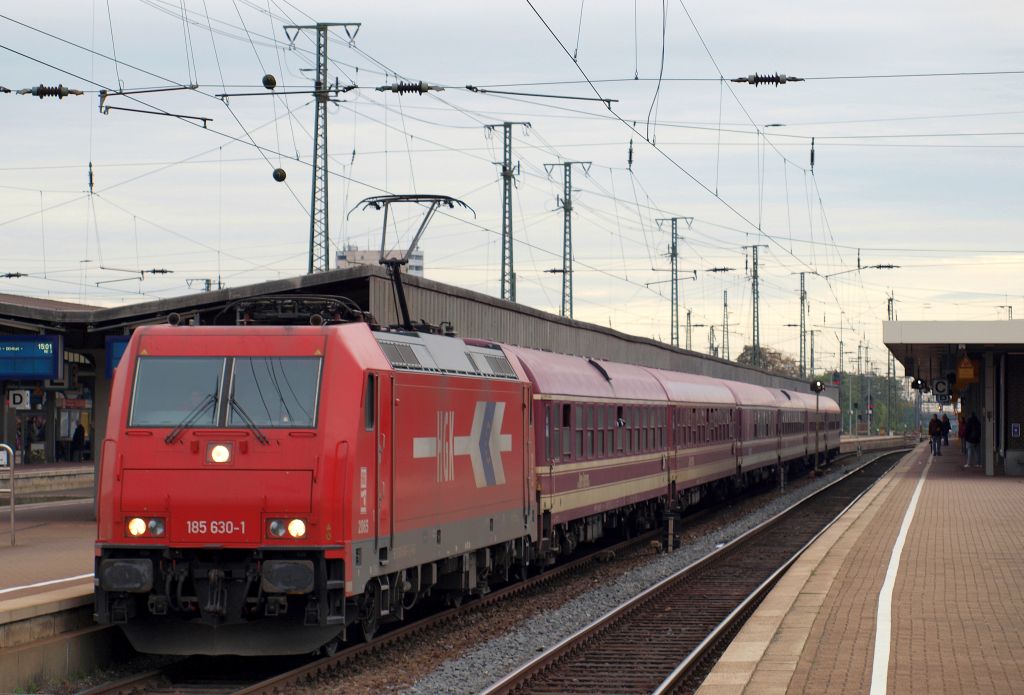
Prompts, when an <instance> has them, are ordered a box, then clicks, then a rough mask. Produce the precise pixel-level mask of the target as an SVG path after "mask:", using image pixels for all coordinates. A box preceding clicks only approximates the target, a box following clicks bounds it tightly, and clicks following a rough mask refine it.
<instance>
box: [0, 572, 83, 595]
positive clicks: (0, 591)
mask: <svg viewBox="0 0 1024 695" xmlns="http://www.w3.org/2000/svg"><path fill="white" fill-rule="evenodd" d="M92 576H93V575H92V572H90V573H89V574H80V575H78V576H77V577H64V578H63V579H51V580H50V581H47V582H36V583H35V584H24V585H22V586H12V587H11V588H9V589H0V594H9V593H10V592H12V591H24V590H25V589H38V588H39V587H41V586H50V585H51V584H63V583H64V582H77V581H80V580H82V579H89V578H91V577H92Z"/></svg>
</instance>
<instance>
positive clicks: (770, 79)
mask: <svg viewBox="0 0 1024 695" xmlns="http://www.w3.org/2000/svg"><path fill="white" fill-rule="evenodd" d="M803 81H804V78H802V77H793V76H791V75H785V74H783V73H778V72H777V73H775V74H765V75H762V74H760V73H757V72H755V73H754V74H753V75H748V76H746V77H737V78H735V79H733V80H730V82H746V83H747V84H752V85H754V86H755V87H760V86H761V85H763V84H773V85H775V86H776V87H778V86H779V85H780V84H786V83H787V82H803Z"/></svg>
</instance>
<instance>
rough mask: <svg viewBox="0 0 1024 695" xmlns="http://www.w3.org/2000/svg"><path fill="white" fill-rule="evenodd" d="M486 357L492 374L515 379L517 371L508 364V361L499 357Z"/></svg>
mask: <svg viewBox="0 0 1024 695" xmlns="http://www.w3.org/2000/svg"><path fill="white" fill-rule="evenodd" d="M485 357H486V358H487V364H488V365H489V366H490V368H491V371H492V372H494V373H495V374H498V375H501V376H508V377H515V375H516V373H515V370H514V369H512V365H511V364H509V363H508V360H507V359H505V358H504V357H498V356H497V355H485Z"/></svg>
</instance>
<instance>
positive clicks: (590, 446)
mask: <svg viewBox="0 0 1024 695" xmlns="http://www.w3.org/2000/svg"><path fill="white" fill-rule="evenodd" d="M587 458H588V459H593V458H594V406H593V405H588V406H587Z"/></svg>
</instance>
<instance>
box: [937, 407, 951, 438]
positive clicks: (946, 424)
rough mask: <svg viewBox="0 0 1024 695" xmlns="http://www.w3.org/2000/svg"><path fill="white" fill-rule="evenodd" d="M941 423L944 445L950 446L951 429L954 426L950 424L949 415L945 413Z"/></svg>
mask: <svg viewBox="0 0 1024 695" xmlns="http://www.w3.org/2000/svg"><path fill="white" fill-rule="evenodd" d="M939 424H941V425H942V445H943V446H949V430H950V429H952V427H953V426H952V425H950V424H949V416H948V415H946V414H945V413H943V414H942V419H941V420H940V421H939Z"/></svg>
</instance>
